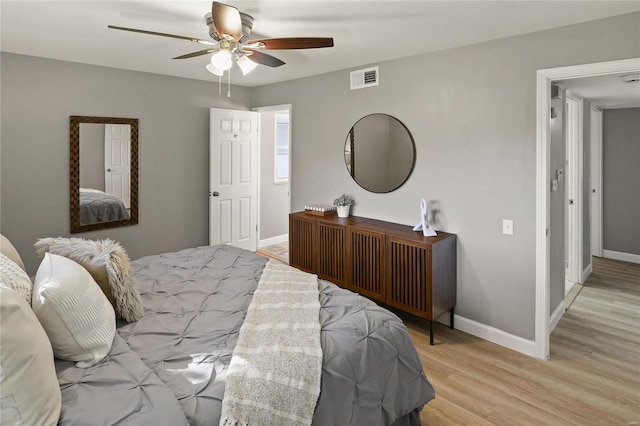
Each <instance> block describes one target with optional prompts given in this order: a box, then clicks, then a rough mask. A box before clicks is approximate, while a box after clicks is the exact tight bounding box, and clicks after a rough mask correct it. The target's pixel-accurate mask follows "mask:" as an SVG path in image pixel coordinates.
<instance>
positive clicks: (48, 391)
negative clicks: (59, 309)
mask: <svg viewBox="0 0 640 426" xmlns="http://www.w3.org/2000/svg"><path fill="white" fill-rule="evenodd" d="M0 317H1V320H0V347H2V350H1V351H0V357H1V358H0V359H1V361H0V401H2V404H0V405H1V406H2V409H1V411H0V419H1V420H2V424H3V425H55V424H57V423H58V418H59V417H60V408H61V401H62V398H61V395H60V386H59V385H58V377H57V376H56V368H55V365H54V362H53V352H52V351H51V343H49V339H48V338H47V335H46V333H45V332H44V330H43V329H42V325H40V323H39V322H38V319H37V318H36V316H35V315H34V313H33V311H32V310H31V307H30V306H29V305H27V302H25V301H24V298H23V297H22V296H21V295H19V294H18V293H16V292H15V291H13V290H11V289H10V288H8V287H5V286H0Z"/></svg>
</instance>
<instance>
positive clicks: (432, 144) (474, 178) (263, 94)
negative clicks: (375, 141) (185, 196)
mask: <svg viewBox="0 0 640 426" xmlns="http://www.w3.org/2000/svg"><path fill="white" fill-rule="evenodd" d="M639 17H640V15H639V14H638V13H635V14H628V15H622V16H619V17H613V18H609V19H603V20H598V21H592V22H588V23H584V24H579V25H572V26H568V27H563V28H559V29H555V30H549V31H543V32H538V33H533V34H529V35H524V36H518V37H512V38H506V39H501V40H495V41H491V42H486V43H480V44H476V45H472V46H465V47H461V48H457V49H450V50H445V51H441V52H436V53H431V54H424V55H418V56H413V57H409V58H403V59H398V60H394V61H389V62H382V63H379V64H375V65H379V66H380V85H379V86H376V87H372V88H367V89H360V90H354V91H350V90H349V71H351V70H344V71H338V72H333V73H329V74H324V75H320V76H315V77H310V78H305V79H299V80H294V81H289V82H284V83H279V84H273V85H269V86H264V87H259V88H255V89H253V90H252V93H251V96H252V104H253V106H255V107H258V106H263V105H277V104H287V103H291V104H293V109H294V111H295V119H294V120H295V122H294V127H293V132H294V134H293V137H294V140H295V141H296V144H295V149H294V150H293V177H292V188H291V189H292V210H294V211H295V210H301V209H302V208H303V207H304V205H305V204H306V203H314V202H315V203H317V202H331V200H333V199H334V198H335V197H336V196H338V195H340V194H342V193H343V192H346V193H349V194H353V195H354V197H355V199H356V203H357V204H356V206H355V208H354V209H353V214H356V215H359V216H365V217H373V218H377V219H382V220H389V221H394V222H398V223H403V224H406V225H414V224H415V223H416V222H417V221H418V217H419V206H418V202H419V200H420V199H421V198H423V197H427V198H428V199H430V200H432V201H433V202H434V203H435V204H437V205H438V208H439V210H440V214H439V220H438V222H437V224H436V225H437V227H438V229H442V230H446V231H449V232H453V233H456V234H457V235H458V299H457V303H458V305H457V307H456V312H457V313H459V314H460V315H461V316H462V317H466V318H468V319H471V320H474V321H477V322H480V323H483V324H486V325H489V326H492V327H495V328H498V329H500V330H504V331H505V332H507V333H511V334H513V335H516V336H520V337H523V338H525V339H530V340H532V339H533V338H534V323H535V316H534V311H535V211H536V205H535V198H536V197H535V194H536V70H538V69H543V68H552V67H559V66H566V65H574V64H584V63H592V62H601V61H609V60H617V59H622V58H630V57H638V56H640V40H639V39H638V37H637V36H638V34H639V33H640V18H639ZM364 67H365V66H362V67H358V68H364ZM374 112H382V113H387V114H390V115H393V116H395V117H397V118H398V119H399V120H400V121H402V122H403V123H404V124H405V125H406V126H407V128H408V129H409V130H410V131H411V133H412V134H413V137H414V139H415V142H416V151H417V158H416V165H415V170H414V172H413V174H412V176H411V177H410V178H409V180H408V181H407V183H406V184H405V185H404V186H402V187H401V188H400V189H398V190H397V191H394V192H392V193H390V194H373V193H369V192H366V191H365V190H363V189H362V188H360V187H359V186H358V185H357V184H356V183H355V182H353V180H352V179H351V178H350V176H349V174H348V173H347V170H346V168H345V166H344V158H343V147H344V140H345V137H346V135H347V132H348V131H349V129H350V128H351V126H352V125H353V124H354V123H355V122H356V121H357V120H358V119H359V118H361V117H362V116H364V115H367V114H371V113H374ZM503 218H508V219H513V220H514V235H513V236H506V235H503V234H502V232H501V231H502V219H503Z"/></svg>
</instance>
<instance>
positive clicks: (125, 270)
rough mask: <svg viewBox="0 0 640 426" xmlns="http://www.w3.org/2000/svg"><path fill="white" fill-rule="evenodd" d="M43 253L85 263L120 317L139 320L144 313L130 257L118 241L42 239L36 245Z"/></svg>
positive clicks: (131, 320)
mask: <svg viewBox="0 0 640 426" xmlns="http://www.w3.org/2000/svg"><path fill="white" fill-rule="evenodd" d="M34 245H35V248H36V252H37V253H38V254H39V255H40V256H44V254H45V253H47V252H48V253H53V254H57V255H59V256H64V257H67V258H69V259H71V260H73V261H75V262H77V263H79V264H80V265H82V266H83V267H84V268H85V269H86V270H87V271H89V273H90V274H91V276H92V277H93V279H94V280H95V281H96V283H98V286H100V288H101V289H102V291H103V292H104V294H105V296H107V299H108V300H109V302H111V304H112V305H113V308H114V310H115V312H116V316H117V317H118V318H122V319H124V320H126V321H128V322H134V321H138V320H139V319H140V318H142V316H143V315H144V309H143V307H142V303H141V302H140V295H139V294H138V289H137V286H136V284H135V282H134V280H133V277H132V276H131V266H130V264H129V256H128V255H127V252H126V251H125V249H124V248H123V247H122V246H121V245H120V244H118V243H117V242H115V241H113V240H110V239H105V240H96V241H94V240H86V239H84V238H62V237H58V238H40V239H39V240H38V241H37V242H36V243H35V244H34Z"/></svg>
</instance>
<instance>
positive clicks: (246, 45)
mask: <svg viewBox="0 0 640 426" xmlns="http://www.w3.org/2000/svg"><path fill="white" fill-rule="evenodd" d="M205 21H206V23H207V25H208V26H209V35H210V36H211V38H212V40H203V39H199V38H194V37H186V36H181V35H174V34H166V33H159V32H155V31H147V30H140V29H135V28H126V27H118V26H115V25H108V27H109V28H112V29H114V30H123V31H132V32H135V33H143V34H151V35H155V36H161V37H171V38H177V39H181V40H188V41H195V42H197V43H200V44H204V45H208V46H210V47H208V48H207V49H204V50H199V51H197V52H192V53H187V54H186V55H181V56H177V57H175V58H173V59H188V58H195V57H197V56H202V55H206V54H209V53H213V55H212V56H211V63H210V64H208V65H207V66H206V68H207V70H209V71H210V72H211V73H213V74H215V75H217V76H222V75H223V74H224V72H225V71H227V70H229V69H231V67H232V66H233V62H234V59H235V62H236V64H237V65H238V67H239V68H240V70H241V71H242V74H243V75H247V74H248V73H249V72H251V70H253V69H254V68H255V67H256V66H257V65H258V64H260V65H266V66H268V67H279V66H281V65H284V62H283V61H281V60H280V59H278V58H276V57H274V56H271V55H268V54H266V53H263V52H261V50H269V49H270V50H283V49H314V48H320V47H333V38H331V37H289V38H268V39H259V40H249V36H250V34H251V29H252V28H253V17H252V16H250V15H247V14H246V13H242V12H240V11H238V9H236V8H235V7H233V6H229V5H226V4H224V3H219V2H215V1H214V2H213V3H212V5H211V13H207V14H206V15H205Z"/></svg>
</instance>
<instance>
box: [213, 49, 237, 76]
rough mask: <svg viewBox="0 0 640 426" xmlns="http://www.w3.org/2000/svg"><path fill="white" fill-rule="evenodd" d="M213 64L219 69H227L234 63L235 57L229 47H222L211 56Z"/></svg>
mask: <svg viewBox="0 0 640 426" xmlns="http://www.w3.org/2000/svg"><path fill="white" fill-rule="evenodd" d="M211 65H213V66H214V67H216V68H217V69H219V70H222V71H227V70H228V69H231V66H232V65H233V57H232V55H231V52H230V51H229V50H228V49H220V50H218V51H217V52H216V53H214V54H213V55H212V56H211Z"/></svg>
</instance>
